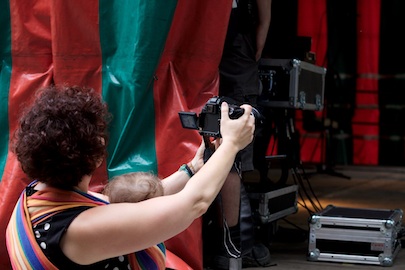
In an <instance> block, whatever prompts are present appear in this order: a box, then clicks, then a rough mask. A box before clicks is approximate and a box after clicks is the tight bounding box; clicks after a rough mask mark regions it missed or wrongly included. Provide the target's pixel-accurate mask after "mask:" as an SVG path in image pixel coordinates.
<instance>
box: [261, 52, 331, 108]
mask: <svg viewBox="0 0 405 270" xmlns="http://www.w3.org/2000/svg"><path fill="white" fill-rule="evenodd" d="M325 76H326V68H323V67H320V66H316V65H314V64H311V63H308V62H304V61H300V60H297V59H270V58H267V59H266V58H265V59H261V60H260V63H259V77H260V81H261V82H262V85H263V90H262V95H261V98H260V101H259V105H262V106H265V107H274V108H292V109H302V110H318V111H319V110H322V109H323V106H324V92H325Z"/></svg>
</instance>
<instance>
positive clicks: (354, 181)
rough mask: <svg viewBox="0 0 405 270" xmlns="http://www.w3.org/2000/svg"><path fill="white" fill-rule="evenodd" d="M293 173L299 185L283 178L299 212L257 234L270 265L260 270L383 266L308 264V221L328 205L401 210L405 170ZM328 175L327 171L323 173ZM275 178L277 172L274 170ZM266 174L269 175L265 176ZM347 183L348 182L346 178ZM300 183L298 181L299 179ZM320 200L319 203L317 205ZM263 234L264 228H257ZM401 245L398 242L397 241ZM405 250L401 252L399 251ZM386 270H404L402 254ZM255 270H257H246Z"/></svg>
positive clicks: (346, 168)
mask: <svg viewBox="0 0 405 270" xmlns="http://www.w3.org/2000/svg"><path fill="white" fill-rule="evenodd" d="M304 168H305V169H302V168H301V169H300V170H297V172H298V173H299V177H301V180H302V181H297V177H295V178H294V177H293V174H291V173H289V174H288V180H287V184H291V185H294V184H297V185H298V187H299V189H298V190H299V194H298V196H297V201H298V205H299V206H298V211H297V212H296V213H291V214H288V215H286V216H284V217H283V218H281V219H278V220H277V221H275V222H272V226H271V228H272V229H268V228H266V229H265V230H264V231H265V232H264V233H263V232H262V235H261V238H262V239H264V240H265V241H266V242H267V243H268V245H269V247H270V252H271V256H272V261H273V265H272V266H270V267H265V268H262V269H273V270H282V269H294V270H297V269H315V270H318V269H319V270H329V269H379V268H382V267H384V266H381V265H374V264H372V265H370V264H360V263H342V262H330V261H327V262H320V261H316V262H311V261H308V260H307V252H308V235H309V234H308V230H309V225H308V224H309V223H308V219H309V217H310V216H312V213H313V212H315V213H317V210H318V211H319V210H320V209H322V208H325V207H326V206H328V205H335V206H337V207H350V208H360V209H386V210H393V209H405V167H404V168H402V167H401V168H398V167H360V166H344V167H336V168H334V171H332V172H338V173H341V174H343V176H344V177H341V176H333V175H331V174H329V173H319V172H325V171H319V170H317V169H316V167H312V168H311V166H304ZM328 172H330V171H328ZM274 173H275V174H277V171H276V170H275V171H274ZM270 174H271V173H270ZM348 178H350V179H348ZM298 180H299V179H298ZM318 200H319V203H318ZM262 231H263V229H262ZM400 240H401V242H403V239H402V238H401V239H400ZM404 248H405V247H404ZM385 268H389V269H405V252H404V251H403V250H399V253H398V255H397V256H396V257H395V258H394V261H393V264H392V266H387V267H385ZM245 269H258V268H245Z"/></svg>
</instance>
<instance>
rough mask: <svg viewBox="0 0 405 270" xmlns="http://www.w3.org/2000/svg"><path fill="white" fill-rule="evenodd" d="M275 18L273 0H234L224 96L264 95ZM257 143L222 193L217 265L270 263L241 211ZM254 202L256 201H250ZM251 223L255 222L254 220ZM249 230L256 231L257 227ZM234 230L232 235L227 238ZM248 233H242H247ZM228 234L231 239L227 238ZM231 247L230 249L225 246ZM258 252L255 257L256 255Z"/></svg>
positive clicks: (250, 100) (242, 99) (238, 99)
mask: <svg viewBox="0 0 405 270" xmlns="http://www.w3.org/2000/svg"><path fill="white" fill-rule="evenodd" d="M270 19H271V0H234V1H233V4H232V11H231V15H230V20H229V25H228V30H227V36H226V40H225V44H224V50H223V55H222V59H221V62H220V65H219V74H220V83H219V95H220V96H223V97H226V98H230V99H231V100H233V101H235V103H236V104H243V103H247V104H250V105H252V106H253V107H255V106H256V105H257V100H258V98H259V96H260V94H261V93H260V92H261V90H260V83H259V74H258V68H259V67H258V61H259V60H260V58H261V54H262V51H263V48H264V45H265V42H266V38H267V33H268V30H269V26H270ZM253 169H254V167H253V143H251V144H249V145H248V146H247V147H246V148H245V149H243V150H242V151H240V152H239V153H238V157H237V158H236V160H235V164H234V166H233V168H232V169H231V171H230V173H229V175H228V177H227V180H226V182H225V184H224V186H223V188H222V189H221V193H220V209H222V216H223V220H224V222H222V224H221V225H223V227H224V228H225V229H224V231H225V232H226V233H224V234H223V235H222V236H220V237H221V241H222V240H223V243H222V244H221V245H225V246H226V247H225V248H224V247H222V248H221V249H220V250H219V252H220V254H219V255H218V256H215V257H214V262H213V264H214V265H215V268H217V269H230V268H232V267H235V265H233V266H232V264H235V262H232V260H229V258H232V259H236V260H237V261H238V260H239V262H236V264H237V265H238V267H240V258H242V263H243V265H244V266H251V265H252V263H253V265H256V266H257V265H268V264H269V263H270V253H269V251H268V249H267V247H266V246H264V245H262V244H255V245H253V243H251V241H252V239H251V238H252V237H248V238H250V239H247V242H244V240H243V238H244V237H243V233H242V234H241V228H240V226H241V224H240V223H241V222H242V220H241V218H242V215H243V214H242V213H241V211H240V209H241V207H243V204H244V203H243V201H241V198H243V194H242V193H243V192H244V190H243V185H242V183H241V179H242V173H243V172H246V171H252V170H253ZM249 207H250V206H249ZM248 222H249V221H248ZM251 227H252V228H251V230H250V231H249V230H248V234H251V233H253V231H252V230H253V226H251ZM226 235H230V237H226ZM241 237H242V238H241ZM226 239H227V240H226ZM225 250H226V251H225ZM253 257H254V259H252V258H253Z"/></svg>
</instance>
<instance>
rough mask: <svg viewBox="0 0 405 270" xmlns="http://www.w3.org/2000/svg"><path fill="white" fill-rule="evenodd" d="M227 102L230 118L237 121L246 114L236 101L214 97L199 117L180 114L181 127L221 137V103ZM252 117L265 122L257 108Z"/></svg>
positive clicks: (188, 113) (190, 113)
mask: <svg viewBox="0 0 405 270" xmlns="http://www.w3.org/2000/svg"><path fill="white" fill-rule="evenodd" d="M223 101H226V102H227V103H228V105H229V118H231V119H237V118H239V117H241V116H242V115H243V113H244V109H243V108H241V107H239V106H237V105H235V104H234V103H235V102H234V101H233V100H231V99H230V98H226V97H218V96H215V97H212V98H210V99H209V100H208V101H207V103H206V104H205V105H204V106H203V108H202V110H201V113H200V115H199V116H197V114H196V113H194V112H179V117H180V121H181V125H182V126H183V128H187V129H196V130H199V133H200V134H201V135H202V136H208V137H221V134H220V126H219V124H220V120H221V103H222V102H223ZM252 115H253V116H254V117H255V119H256V122H258V121H260V122H262V121H263V119H264V118H263V116H262V115H261V114H260V112H259V111H258V110H257V109H256V108H252Z"/></svg>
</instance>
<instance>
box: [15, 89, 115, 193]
mask: <svg viewBox="0 0 405 270" xmlns="http://www.w3.org/2000/svg"><path fill="white" fill-rule="evenodd" d="M109 120H110V114H109V113H108V109H107V105H106V104H105V103H104V102H103V101H102V99H101V96H100V95H98V94H97V93H96V92H95V91H94V89H92V88H87V87H79V86H67V85H51V86H49V87H46V88H43V89H40V90H39V91H38V93H37V96H36V99H35V100H34V102H33V104H32V106H30V107H29V108H27V109H26V110H25V112H24V113H23V115H22V117H21V118H20V122H19V127H18V129H17V130H16V132H15V134H14V142H13V143H14V144H13V148H12V150H13V152H14V153H15V154H16V156H17V159H18V161H19V162H20V163H21V167H22V169H23V171H24V172H25V173H26V174H27V175H28V176H29V177H30V178H32V179H37V180H39V181H41V182H44V183H46V184H48V185H50V186H53V187H58V188H64V189H70V188H72V187H73V186H77V185H78V183H79V182H80V181H81V179H82V177H83V176H84V175H91V174H92V173H93V172H94V171H95V169H96V168H97V165H98V164H99V163H100V162H101V160H102V159H104V158H105V157H106V154H107V150H106V149H107V148H106V147H107V143H108V133H107V126H108V122H109Z"/></svg>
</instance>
